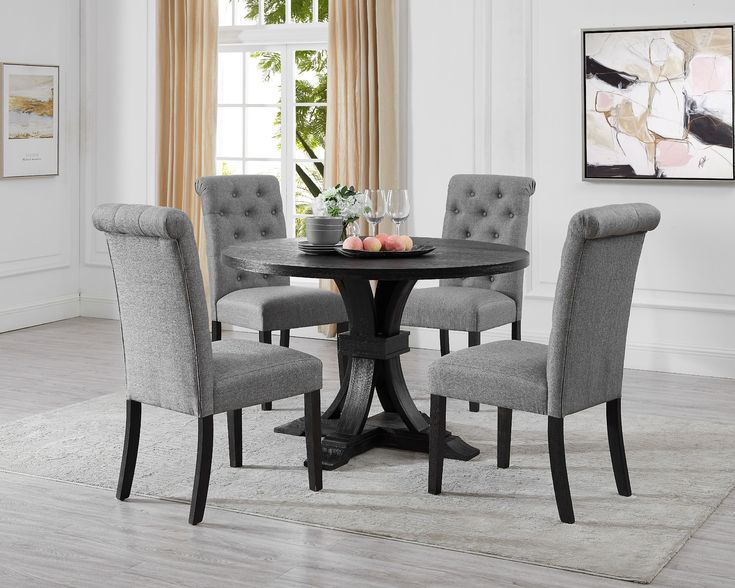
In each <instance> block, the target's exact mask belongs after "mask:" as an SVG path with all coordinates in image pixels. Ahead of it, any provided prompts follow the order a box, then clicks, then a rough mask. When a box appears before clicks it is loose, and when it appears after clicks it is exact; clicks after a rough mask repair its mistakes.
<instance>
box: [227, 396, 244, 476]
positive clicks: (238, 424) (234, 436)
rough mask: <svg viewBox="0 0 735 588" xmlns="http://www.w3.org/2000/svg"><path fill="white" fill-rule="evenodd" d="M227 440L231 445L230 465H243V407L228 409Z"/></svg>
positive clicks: (238, 466)
mask: <svg viewBox="0 0 735 588" xmlns="http://www.w3.org/2000/svg"><path fill="white" fill-rule="evenodd" d="M227 440H228V443H229V446H230V467H231V468H241V467H242V409H241V408H238V409H237V410H228V411H227Z"/></svg>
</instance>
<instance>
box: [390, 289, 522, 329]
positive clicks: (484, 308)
mask: <svg viewBox="0 0 735 588" xmlns="http://www.w3.org/2000/svg"><path fill="white" fill-rule="evenodd" d="M515 320H516V303H515V301H514V300H513V299H512V298H509V297H508V296H506V295H505V294H501V293H500V292H496V291H495V290H490V289H488V288H470V287H463V286H439V287H436V288H417V289H415V290H414V291H413V292H411V296H409V298H408V303H407V304H406V309H405V310H404V311H403V319H402V320H401V324H403V325H407V326H409V327H427V328H430V329H448V330H450V331H486V330H487V329H492V328H495V327H499V326H501V325H507V324H508V323H512V322H514V321H515Z"/></svg>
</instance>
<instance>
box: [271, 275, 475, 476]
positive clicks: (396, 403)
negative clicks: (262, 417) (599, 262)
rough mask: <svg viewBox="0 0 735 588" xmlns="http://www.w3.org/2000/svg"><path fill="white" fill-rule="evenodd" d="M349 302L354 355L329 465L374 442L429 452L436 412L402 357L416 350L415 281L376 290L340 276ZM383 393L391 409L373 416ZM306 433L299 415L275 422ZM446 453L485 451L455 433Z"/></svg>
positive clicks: (348, 340) (326, 425)
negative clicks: (421, 406)
mask: <svg viewBox="0 0 735 588" xmlns="http://www.w3.org/2000/svg"><path fill="white" fill-rule="evenodd" d="M336 283H337V286H338V287H339V290H340V293H341V294H342V299H343V300H344V303H345V306H346V308H347V315H348V317H349V324H350V330H349V331H347V332H344V333H340V334H339V337H338V351H339V353H340V354H343V355H344V356H346V357H347V367H346V373H349V379H347V378H344V381H343V384H342V387H341V388H340V391H339V393H338V394H337V397H336V398H335V399H334V401H333V402H332V404H331V406H330V407H329V408H328V409H327V410H326V411H325V412H324V414H323V415H322V434H323V435H325V438H324V439H323V440H322V466H323V467H324V469H328V470H332V469H335V468H338V467H340V466H343V465H344V464H346V463H348V462H349V461H350V459H351V458H352V457H354V456H355V455H359V454H360V453H363V452H365V451H367V450H369V449H372V448H373V447H391V448H394V449H406V450H409V451H422V452H425V453H427V452H428V451H429V418H428V417H427V416H426V415H425V414H424V413H422V412H420V411H419V410H418V408H416V405H415V404H414V402H413V400H412V399H411V396H410V394H409V392H408V387H407V386H406V381H405V379H404V377H403V371H402V369H401V362H400V355H401V354H403V353H406V352H407V351H409V346H408V333H407V332H405V331H401V330H400V324H401V316H402V314H403V308H404V307H405V305H406V300H407V299H408V295H409V294H410V292H411V289H412V288H413V286H414V284H415V283H416V281H415V280H391V281H378V284H377V287H376V289H375V295H374V296H373V292H372V289H371V287H370V282H369V280H366V279H357V278H355V279H353V278H350V279H340V280H336ZM374 392H377V395H378V399H379V401H380V403H381V405H382V407H383V410H384V412H382V413H380V414H377V415H375V416H372V417H370V418H368V413H369V412H370V406H371V404H372V401H373V394H374ZM275 431H276V432H277V433H285V434H289V435H303V434H304V421H303V419H297V420H295V421H292V422H290V423H286V424H284V425H281V426H279V427H276V428H275ZM445 439H446V441H445V449H444V455H445V457H447V458H449V459H461V460H464V461H466V460H469V459H472V458H473V457H475V456H476V455H478V454H479V453H480V451H479V449H477V448H475V447H472V446H471V445H468V444H467V443H465V442H464V441H462V439H460V438H459V437H457V436H455V435H452V434H450V433H447V434H446V437H445Z"/></svg>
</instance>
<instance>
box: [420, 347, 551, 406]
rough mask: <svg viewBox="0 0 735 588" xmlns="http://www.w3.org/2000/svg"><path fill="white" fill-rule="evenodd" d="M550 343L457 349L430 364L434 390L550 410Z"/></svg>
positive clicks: (454, 395)
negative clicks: (548, 368)
mask: <svg viewBox="0 0 735 588" xmlns="http://www.w3.org/2000/svg"><path fill="white" fill-rule="evenodd" d="M546 353H547V346H546V345H540V344H538V343H527V342H525V341H497V342H495V343H486V344H485V345H478V346H477V347H470V348H468V349H463V350H461V351H456V352H454V353H450V354H449V355H445V356H444V357H442V358H441V359H438V360H437V361H435V362H434V363H432V364H431V366H430V367H429V390H430V392H431V394H436V395H439V396H447V397H449V398H459V399H461V400H470V401H472V402H479V403H480V404H491V405H493V406H501V407H503V408H510V409H513V410H524V411H527V412H535V413H538V414H547V412H546V411H547V397H548V386H547V383H546Z"/></svg>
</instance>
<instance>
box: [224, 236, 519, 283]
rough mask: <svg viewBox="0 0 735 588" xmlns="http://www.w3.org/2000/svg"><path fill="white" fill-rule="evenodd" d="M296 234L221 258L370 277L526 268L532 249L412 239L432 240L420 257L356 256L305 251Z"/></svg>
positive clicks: (250, 266) (293, 271)
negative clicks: (432, 249) (432, 246)
mask: <svg viewBox="0 0 735 588" xmlns="http://www.w3.org/2000/svg"><path fill="white" fill-rule="evenodd" d="M296 243H297V240H296V239H265V240H262V241H251V242H249V243H243V244H242V245H233V246H231V247H228V248H227V249H225V250H224V251H223V252H222V260H223V262H224V263H225V264H226V265H228V266H230V267H234V268H237V269H241V270H244V271H249V272H257V273H264V274H272V275H278V276H294V277H302V278H330V279H349V278H362V279H367V280H431V279H438V278H469V277H472V276H489V275H492V274H504V273H508V272H514V271H518V270H521V269H523V268H525V267H528V264H529V256H528V251H526V250H525V249H520V248H518V247H510V246H508V245H497V244H494V243H484V242H482V241H470V240H463V239H433V238H428V237H416V238H414V244H427V245H434V246H435V247H436V250H435V251H433V252H432V253H429V254H428V255H423V256H421V257H408V258H398V259H386V258H382V259H357V258H351V257H345V256H343V255H305V254H303V253H301V252H299V250H298V247H297V246H296Z"/></svg>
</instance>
